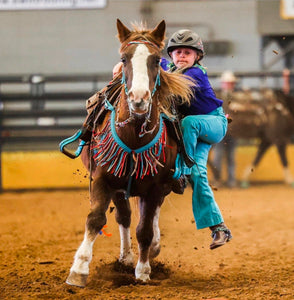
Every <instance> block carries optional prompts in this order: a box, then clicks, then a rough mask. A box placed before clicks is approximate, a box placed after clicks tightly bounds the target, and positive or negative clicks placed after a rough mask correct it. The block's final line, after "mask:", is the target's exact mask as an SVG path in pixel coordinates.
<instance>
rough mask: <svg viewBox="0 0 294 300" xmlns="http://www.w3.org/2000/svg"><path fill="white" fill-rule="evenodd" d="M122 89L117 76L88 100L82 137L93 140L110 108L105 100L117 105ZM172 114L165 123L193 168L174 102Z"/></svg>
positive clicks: (183, 156)
mask: <svg viewBox="0 0 294 300" xmlns="http://www.w3.org/2000/svg"><path fill="white" fill-rule="evenodd" d="M121 89H122V84H121V78H120V76H117V77H116V78H115V79H114V80H113V81H111V82H110V83H109V84H108V85H107V86H106V87H105V88H103V89H102V90H100V91H99V92H97V93H96V94H94V95H93V96H92V97H90V98H89V99H88V100H87V102H86V108H87V112H88V115H87V117H86V119H85V121H84V123H83V127H82V129H81V130H82V134H81V136H80V139H81V140H83V141H85V142H88V141H90V140H91V136H92V131H93V130H94V127H95V126H96V125H100V124H102V122H103V120H104V119H105V116H106V114H107V112H108V110H107V109H106V108H105V105H104V104H105V101H106V100H108V101H109V102H110V104H111V105H113V106H115V104H116V102H117V101H118V99H119V94H120V92H121ZM171 110H172V114H173V115H174V116H176V118H175V119H173V120H171V119H167V118H165V119H164V122H165V125H166V127H167V130H168V133H169V134H170V136H172V137H173V139H174V140H175V141H176V142H177V145H178V147H179V153H180V154H181V156H182V158H183V159H184V161H185V163H186V165H187V166H188V167H189V168H191V167H192V166H193V165H194V164H195V162H194V161H193V160H192V159H191V158H190V157H189V156H188V155H187V153H186V149H185V145H184V141H183V134H182V130H181V126H180V121H179V118H178V115H179V114H178V112H177V110H176V106H175V104H174V102H173V103H172V105H171Z"/></svg>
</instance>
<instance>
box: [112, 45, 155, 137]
mask: <svg viewBox="0 0 294 300" xmlns="http://www.w3.org/2000/svg"><path fill="white" fill-rule="evenodd" d="M133 44H148V45H151V46H152V47H154V48H156V49H159V47H158V46H157V45H156V44H154V43H152V42H150V41H147V40H144V41H131V42H129V43H127V44H126V45H125V47H124V48H123V50H125V49H126V48H127V47H128V46H130V45H133ZM121 84H123V85H124V92H125V94H126V96H127V102H128V105H129V113H130V116H129V118H128V119H127V120H125V121H122V122H116V125H118V126H119V127H123V126H125V125H126V124H127V123H129V122H130V121H132V120H133V119H134V117H133V112H132V110H131V108H130V98H129V90H128V87H127V82H126V75H125V72H124V69H122V78H121ZM159 86H160V68H159V69H158V72H157V75H156V79H155V83H154V87H153V90H152V92H151V94H150V98H149V99H148V102H149V107H148V111H147V114H146V116H145V121H144V123H143V124H142V126H141V131H140V133H139V137H140V138H141V137H143V136H144V135H145V134H147V133H153V131H154V130H155V128H156V127H157V125H158V124H155V125H154V127H153V128H152V129H151V130H146V128H147V125H148V122H150V117H151V110H152V98H153V96H154V94H155V92H156V90H157V87H159Z"/></svg>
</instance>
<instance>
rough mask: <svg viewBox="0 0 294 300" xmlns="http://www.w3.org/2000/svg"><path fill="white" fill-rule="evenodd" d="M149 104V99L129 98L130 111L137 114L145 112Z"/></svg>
mask: <svg viewBox="0 0 294 300" xmlns="http://www.w3.org/2000/svg"><path fill="white" fill-rule="evenodd" d="M149 104H150V101H146V100H143V99H140V100H139V101H138V100H137V101H135V100H129V107H130V110H131V111H132V113H135V114H139V115H141V114H146V113H147V112H148V109H149Z"/></svg>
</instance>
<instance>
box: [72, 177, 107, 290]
mask: <svg viewBox="0 0 294 300" xmlns="http://www.w3.org/2000/svg"><path fill="white" fill-rule="evenodd" d="M104 187H105V184H104V183H103V182H102V180H97V181H96V180H95V181H94V184H93V189H92V193H91V212H90V213H89V215H88V217H87V221H86V229H85V234H84V240H83V242H82V244H81V245H80V247H79V248H78V250H77V252H76V254H75V256H74V262H73V265H72V267H71V269H70V274H69V276H68V278H67V280H66V283H67V284H70V285H75V286H78V287H84V286H85V285H86V281H87V278H88V275H89V265H90V262H91V260H92V250H93V245H94V242H95V239H96V237H97V235H98V233H99V231H100V230H101V229H102V227H103V226H104V225H105V224H106V211H107V208H108V206H109V203H110V197H109V193H107V192H106V190H105V189H104Z"/></svg>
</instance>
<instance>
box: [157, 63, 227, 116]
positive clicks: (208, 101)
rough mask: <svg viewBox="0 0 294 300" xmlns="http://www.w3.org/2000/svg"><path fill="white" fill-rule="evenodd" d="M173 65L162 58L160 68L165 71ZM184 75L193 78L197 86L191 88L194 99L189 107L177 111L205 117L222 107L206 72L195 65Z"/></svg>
mask: <svg viewBox="0 0 294 300" xmlns="http://www.w3.org/2000/svg"><path fill="white" fill-rule="evenodd" d="M172 66H174V65H173V64H170V63H169V62H168V61H167V60H166V59H165V58H162V61H161V67H162V68H163V69H164V70H165V71H167V70H169V69H170V68H171V67H172ZM183 74H185V75H187V76H190V77H191V78H193V79H194V80H195V81H196V82H197V85H195V86H194V87H193V94H194V97H193V99H192V100H191V105H190V106H188V105H182V106H180V107H179V111H180V112H181V113H182V114H183V115H184V116H188V115H205V114H208V113H210V112H212V111H214V110H215V109H217V108H218V107H220V106H222V104H223V101H222V100H220V99H218V98H216V96H215V93H214V91H213V89H212V87H211V85H210V82H209V80H208V76H207V72H206V70H205V69H204V68H203V67H202V66H200V65H198V64H195V65H194V66H193V67H191V68H189V69H186V70H185V71H184V73H183Z"/></svg>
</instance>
